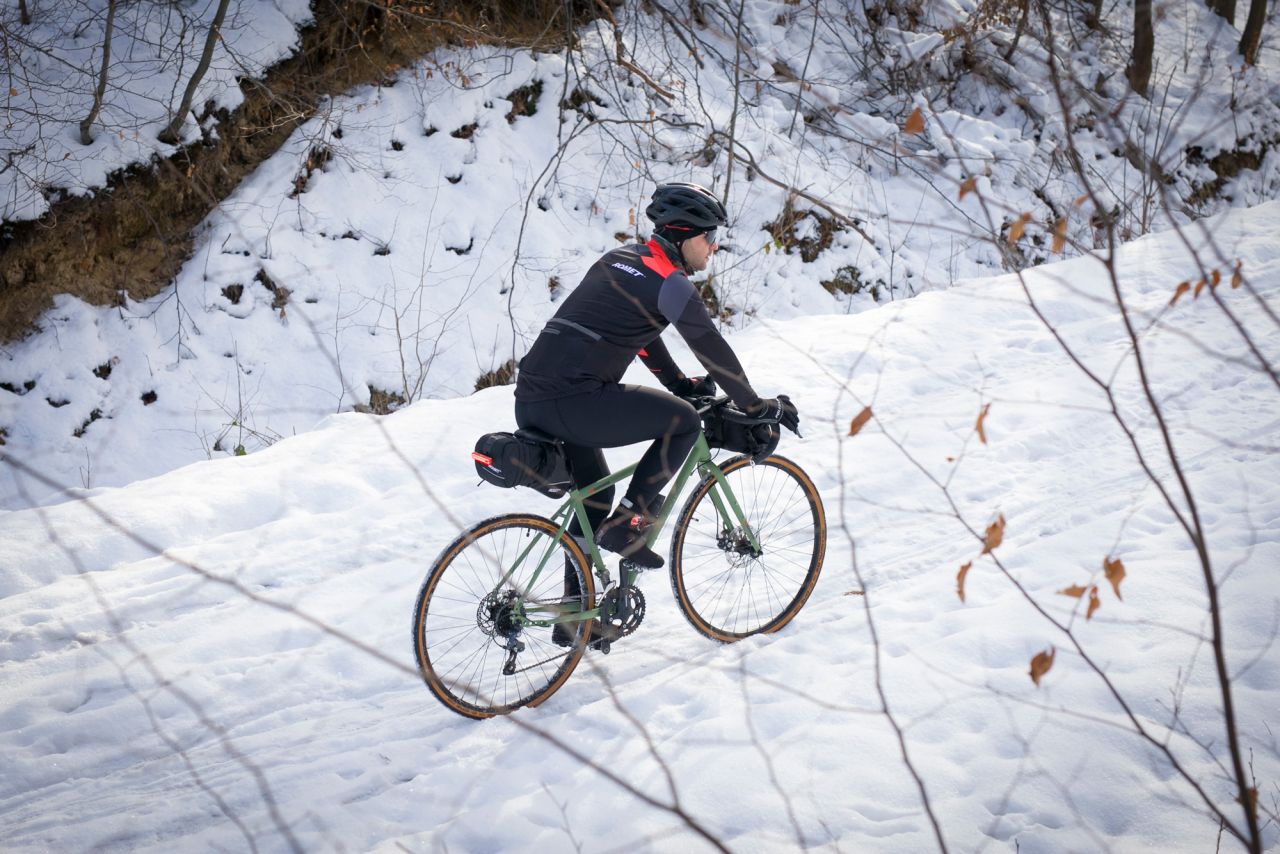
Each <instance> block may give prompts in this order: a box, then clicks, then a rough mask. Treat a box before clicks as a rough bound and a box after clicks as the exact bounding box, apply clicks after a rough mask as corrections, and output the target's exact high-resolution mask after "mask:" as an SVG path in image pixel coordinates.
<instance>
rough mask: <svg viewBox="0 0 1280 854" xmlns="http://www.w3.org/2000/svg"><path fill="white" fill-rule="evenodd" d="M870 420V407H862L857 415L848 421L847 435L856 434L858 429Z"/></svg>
mask: <svg viewBox="0 0 1280 854" xmlns="http://www.w3.org/2000/svg"><path fill="white" fill-rule="evenodd" d="M870 420H871V407H870V406H864V407H862V411H861V412H859V413H858V414H857V415H855V416H854V417H853V420H852V421H850V422H849V435H850V436H856V435H857V434H858V431H859V430H861V429H862V428H863V427H865V426H866V424H867V422H868V421H870Z"/></svg>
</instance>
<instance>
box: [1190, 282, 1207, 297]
mask: <svg viewBox="0 0 1280 854" xmlns="http://www.w3.org/2000/svg"><path fill="white" fill-rule="evenodd" d="M1205 284H1207V283H1206V282H1205V280H1204V279H1201V280H1200V281H1198V282H1196V289H1195V293H1193V294H1192V295H1191V296H1192V298H1193V299H1199V298H1200V292H1201V291H1202V290H1204V286H1205Z"/></svg>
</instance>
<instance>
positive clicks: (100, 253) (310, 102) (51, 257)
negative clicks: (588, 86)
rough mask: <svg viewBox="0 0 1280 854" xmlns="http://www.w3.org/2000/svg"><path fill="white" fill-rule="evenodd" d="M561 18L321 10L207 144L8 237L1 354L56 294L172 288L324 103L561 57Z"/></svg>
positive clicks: (522, 8) (131, 172) (497, 5)
mask: <svg viewBox="0 0 1280 854" xmlns="http://www.w3.org/2000/svg"><path fill="white" fill-rule="evenodd" d="M564 8H565V6H564V4H563V3H561V2H558V0H532V2H530V1H529V0H526V2H512V0H471V2H467V0H453V2H444V3H437V4H431V5H429V6H428V5H426V4H422V3H410V2H400V0H387V2H375V0H317V2H316V3H315V8H314V11H315V16H316V21H317V23H316V24H315V26H313V27H311V28H309V29H308V30H306V31H305V32H304V33H303V34H302V45H301V49H300V50H299V52H298V53H297V54H296V55H295V57H294V58H292V59H289V60H287V61H285V62H282V63H280V64H279V65H277V66H275V67H274V68H272V69H271V71H270V73H269V74H268V75H267V77H266V79H264V80H262V81H250V80H246V81H243V82H242V83H241V88H242V90H243V92H244V96H245V100H244V104H243V105H242V106H241V107H240V108H239V109H238V110H237V111H236V112H235V113H234V114H230V115H225V114H224V115H221V116H220V117H219V118H220V122H219V124H218V125H217V133H218V139H217V140H216V141H213V140H207V141H204V142H200V143H197V144H195V145H192V146H190V147H188V148H186V149H183V150H182V151H179V152H178V153H177V154H175V155H174V156H173V157H171V158H170V159H168V160H164V161H161V162H159V163H157V164H156V165H155V166H154V167H153V168H147V169H141V168H137V167H132V168H129V169H126V170H123V171H121V172H119V173H116V174H115V175H113V176H111V178H110V180H109V182H108V187H109V191H108V192H100V193H98V194H96V195H95V196H92V197H89V198H69V199H63V200H60V201H56V202H54V204H53V206H52V208H51V210H50V211H49V212H48V213H47V214H46V215H45V216H44V217H42V218H41V219H40V220H38V221H34V222H21V223H9V224H6V225H5V228H4V233H3V234H0V343H3V342H11V341H15V340H18V339H20V338H23V337H25V336H26V335H28V334H30V333H31V332H33V331H35V322H36V319H37V318H38V317H39V315H40V314H41V313H42V312H43V311H45V310H46V309H48V308H49V307H50V306H51V305H52V299H53V296H54V295H55V294H59V293H70V294H73V295H75V296H77V297H79V298H80V299H83V300H85V301H86V302H89V303H91V304H94V305H120V304H122V303H123V295H125V294H127V295H128V296H130V297H132V298H134V299H146V298H148V297H151V296H154V295H155V294H156V293H158V292H159V291H161V290H162V289H163V288H165V287H166V286H168V285H169V284H170V283H171V282H172V281H173V278H174V276H175V275H176V274H177V272H178V270H179V269H180V267H181V265H182V264H183V262H184V261H185V260H186V259H187V258H188V257H190V254H191V250H192V230H193V229H194V228H195V227H196V225H198V224H199V223H200V221H201V220H203V219H204V218H205V216H206V215H207V214H208V213H209V211H210V210H212V209H213V208H214V206H216V205H217V204H218V202H219V201H220V200H221V199H223V198H224V197H226V196H227V195H228V194H229V193H230V192H231V191H232V190H233V189H235V187H236V186H237V185H238V184H239V183H240V182H241V181H242V180H243V179H244V178H245V177H246V176H247V175H248V174H249V173H250V172H251V171H252V170H253V169H254V168H255V167H257V165H258V164H259V163H261V162H262V161H263V160H264V159H266V158H267V157H270V156H271V155H272V154H273V153H275V151H276V150H277V149H279V147H280V145H281V144H282V143H283V142H284V140H285V139H286V138H287V137H288V136H289V134H290V133H292V132H293V131H294V130H295V129H296V128H297V127H298V126H299V125H300V124H301V123H302V122H304V121H306V120H307V119H309V118H310V117H311V116H312V114H313V113H314V109H315V105H316V104H318V103H320V101H321V99H322V97H323V96H325V95H329V94H336V93H340V92H345V91H348V90H350V89H352V88H353V87H355V86H358V85H361V84H367V83H378V82H386V81H387V79H388V78H389V77H390V76H391V75H392V74H394V72H395V71H397V70H398V69H399V68H401V67H404V66H406V65H409V64H411V63H412V62H414V61H416V60H417V59H418V58H420V57H421V56H423V55H425V54H426V53H428V52H430V51H431V50H433V49H435V48H437V47H441V46H444V45H448V44H478V43H488V44H500V45H507V46H521V47H533V48H536V49H540V50H554V49H558V48H559V47H562V46H563V38H564V35H565V32H566V28H565V26H564V20H563V10H564ZM570 8H571V10H572V13H573V17H574V22H575V24H579V25H580V24H582V23H585V22H586V21H587V20H589V19H590V18H591V17H593V16H594V15H595V14H598V11H599V10H598V9H597V8H596V6H595V4H594V3H591V2H587V0H575V2H573V3H571V4H570ZM514 94H517V93H513V95H514ZM521 94H523V93H521ZM533 94H534V93H533V92H529V93H528V95H533ZM513 101H514V99H513ZM530 106H532V105H529V104H522V105H520V107H519V109H521V110H526V109H529V108H530ZM516 109H517V108H516V106H515V105H514V103H513V112H516ZM516 114H517V115H520V114H529V113H520V112H517V113H516ZM513 118H514V117H513ZM304 181H305V178H304ZM284 293H285V295H286V296H285V297H284V298H283V299H286V300H287V291H285V292H284ZM279 294H280V291H279V290H277V295H276V298H277V300H280V299H281V297H280V295H279ZM282 308H283V304H282V305H281V306H279V307H278V309H282Z"/></svg>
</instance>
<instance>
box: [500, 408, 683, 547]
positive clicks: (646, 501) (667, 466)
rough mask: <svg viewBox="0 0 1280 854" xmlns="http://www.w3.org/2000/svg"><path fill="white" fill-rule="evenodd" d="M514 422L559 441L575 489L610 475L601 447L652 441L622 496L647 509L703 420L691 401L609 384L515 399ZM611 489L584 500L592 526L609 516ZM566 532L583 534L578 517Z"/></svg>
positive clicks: (671, 474)
mask: <svg viewBox="0 0 1280 854" xmlns="http://www.w3.org/2000/svg"><path fill="white" fill-rule="evenodd" d="M516 424H518V425H520V426H521V427H536V428H537V429H539V430H544V431H546V432H547V433H550V434H551V435H552V436H556V437H557V438H560V439H563V440H564V448H565V452H566V454H567V456H568V458H569V468H570V470H571V471H572V472H573V482H574V484H575V485H576V486H579V487H582V486H586V485H587V484H589V483H593V482H594V481H597V480H599V479H600V478H602V477H604V476H605V475H607V474H608V473H609V466H608V465H607V464H606V463H605V460H604V454H603V453H602V452H601V450H600V449H601V448H619V447H622V446H623V445H633V444H635V443H637V442H643V441H645V440H646V439H656V440H657V441H655V442H654V443H653V444H652V445H650V446H649V450H647V451H645V453H644V456H643V457H641V458H640V464H639V465H638V466H637V468H636V472H635V474H634V475H632V477H631V483H630V484H628V485H627V494H626V497H627V498H628V499H630V501H631V503H632V504H633V505H635V506H636V507H637V508H639V509H640V510H642V511H646V512H647V511H648V510H650V509H651V508H652V506H653V499H654V498H656V497H657V495H658V493H659V492H660V491H661V490H662V487H663V485H664V484H665V483H666V482H667V481H669V480H671V478H672V477H674V476H675V473H676V472H677V471H678V470H679V469H680V466H681V464H683V463H684V461H685V458H686V457H688V456H689V452H690V451H691V450H693V445H694V442H696V441H697V440H698V433H699V432H700V431H701V430H702V419H701V418H699V417H698V412H697V410H695V409H694V408H693V407H692V406H691V405H689V404H688V403H686V402H685V401H683V400H681V399H680V398H678V397H675V396H674V395H670V394H667V393H666V392H662V391H658V390H657V389H653V388H645V387H644V386H636V385H608V386H604V387H603V388H601V389H600V390H599V391H593V392H585V393H583V394H575V395H570V396H569V397H561V398H557V399H555V400H538V401H527V400H517V401H516ZM613 492H614V491H613V487H609V488H608V489H606V490H604V491H603V492H599V493H597V494H596V495H594V496H592V497H591V498H588V499H587V501H586V508H587V518H588V520H590V522H591V527H592V529H593V530H594V529H597V528H599V527H600V523H601V522H603V521H604V519H605V517H606V516H607V515H609V510H610V508H611V507H612V506H613ZM569 532H570V533H572V534H574V535H575V536H581V535H582V529H581V527H580V526H579V525H578V520H577V519H574V520H573V524H572V525H571V526H570V528H569Z"/></svg>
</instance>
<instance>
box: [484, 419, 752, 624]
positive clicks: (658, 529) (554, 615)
mask: <svg viewBox="0 0 1280 854" xmlns="http://www.w3.org/2000/svg"><path fill="white" fill-rule="evenodd" d="M638 465H639V463H634V464H632V465H629V466H627V467H626V468H623V469H619V470H618V471H616V472H613V473H612V474H609V475H606V476H604V477H602V478H600V479H599V480H597V481H596V482H595V483H592V484H589V485H587V486H584V487H582V488H580V489H574V490H570V492H569V497H568V498H567V499H565V502H564V503H563V504H561V505H560V507H559V508H558V509H557V510H556V512H555V513H553V514H551V522H552V523H553V524H555V525H557V526H558V529H557V531H556V537H555V540H553V541H552V542H551V543H550V544H548V546H547V548H546V550H545V551H544V552H543V554H542V555H541V557H539V558H538V566H537V567H536V568H535V569H534V572H533V575H532V577H531V578H530V579H529V585H528V586H529V588H532V587H533V586H534V585H535V584H536V583H537V580H538V578H539V577H540V576H541V575H542V572H543V570H544V569H546V565H547V562H548V561H549V560H550V559H551V556H552V555H553V554H554V553H555V544H556V543H557V542H559V540H560V538H561V537H562V536H564V535H565V534H566V533H567V532H568V530H569V525H570V523H571V522H572V520H573V519H577V520H578V524H579V525H580V526H581V528H582V530H583V532H584V537H585V539H586V541H587V548H588V550H589V551H588V555H587V557H588V559H589V560H590V562H591V564H592V566H593V567H594V568H595V572H596V575H597V577H599V579H600V581H601V583H602V585H603V588H608V587H609V585H610V584H611V583H612V578H611V577H610V575H609V568H608V567H607V566H606V565H605V562H604V557H603V555H601V553H600V549H599V547H598V546H596V541H595V537H594V535H593V533H592V531H591V525H590V523H588V521H587V510H586V505H585V501H586V499H588V498H590V497H591V496H593V495H595V494H597V493H599V492H602V491H604V490H605V489H607V488H609V487H610V486H613V485H614V484H615V483H618V482H619V481H622V480H625V479H627V478H628V477H630V476H631V475H632V474H634V473H635V470H636V466H638ZM695 470H696V471H697V472H698V474H699V475H700V476H701V477H702V478H704V479H705V478H713V479H714V480H715V481H716V483H715V485H714V486H713V487H712V488H711V491H710V492H709V493H708V494H709V496H710V498H711V503H712V504H713V505H714V506H715V508H716V513H717V514H718V515H719V517H720V520H721V523H722V527H724V528H733V527H735V525H736V526H740V527H741V528H742V530H743V531H745V532H746V535H747V538H748V540H749V542H750V543H751V547H752V548H754V549H756V550H759V549H760V542H759V541H758V540H757V539H756V533H755V531H753V530H751V526H750V525H749V524H748V523H747V517H746V514H745V513H743V512H742V507H741V506H740V505H739V504H738V499H737V496H735V495H734V494H733V490H732V489H731V488H730V487H729V483H728V481H727V480H725V476H724V472H723V471H721V470H720V467H719V466H718V465H716V464H715V462H714V461H713V460H712V459H711V448H710V446H708V445H707V438H706V436H705V435H704V434H702V433H699V434H698V438H697V441H695V442H694V445H693V450H692V451H690V453H689V457H688V458H687V459H686V460H685V461H684V465H683V466H681V467H680V471H679V473H677V474H676V476H675V479H674V480H673V481H672V482H671V489H670V491H669V495H670V496H671V497H670V498H669V499H668V500H667V501H666V502H664V503H663V505H662V509H661V510H660V511H659V513H658V518H657V519H655V520H654V523H653V525H652V527H650V529H649V533H648V535H647V536H646V538H645V545H646V546H648V547H652V546H653V544H654V542H655V541H657V539H658V536H659V535H660V534H661V533H662V529H663V528H664V527H666V523H667V519H668V518H669V517H670V515H671V511H672V508H674V507H675V504H676V499H677V498H678V497H679V496H680V494H681V493H682V492H683V491H684V485H685V483H686V482H687V481H688V480H689V478H690V477H691V476H692V475H693V473H694V471H695ZM533 548H534V544H532V543H531V544H530V545H529V546H528V547H527V548H525V550H524V551H523V552H521V553H520V554H519V555H518V556H517V557H516V559H515V562H514V563H513V565H512V567H511V568H510V569H508V570H507V572H506V573H504V574H503V576H502V578H500V579H499V580H498V583H497V584H496V585H495V586H494V590H498V589H500V588H501V587H502V586H503V585H504V584H506V583H507V582H508V581H509V580H510V579H511V576H512V575H513V574H514V573H515V571H516V570H517V569H518V568H519V567H520V566H521V565H522V564H523V563H524V561H525V560H526V559H527V558H528V557H529V553H530V552H531V551H532V550H533ZM623 572H624V577H623V579H622V581H623V584H624V586H629V585H632V584H634V583H635V580H636V576H637V575H638V572H637V571H636V570H635V569H634V568H626V569H624V570H623ZM530 604H532V603H530ZM530 604H526V606H525V608H524V611H525V613H524V614H523V615H522V616H521V617H520V618H519V619H520V621H521V622H522V623H524V624H525V625H534V626H551V625H554V624H556V623H571V622H581V621H583V620H593V619H595V618H596V617H598V616H599V615H600V609H599V608H592V609H590V610H585V611H577V610H572V611H565V610H563V609H562V608H560V607H556V606H551V605H544V606H538V605H532V607H530ZM544 610H545V611H546V612H547V613H548V615H549V618H548V619H536V618H534V617H533V616H531V612H537V611H544Z"/></svg>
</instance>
